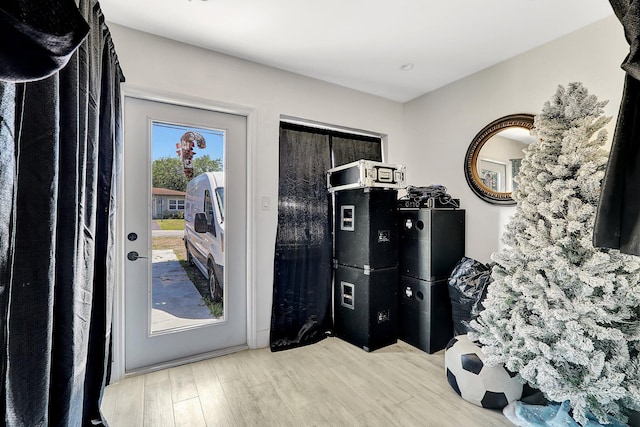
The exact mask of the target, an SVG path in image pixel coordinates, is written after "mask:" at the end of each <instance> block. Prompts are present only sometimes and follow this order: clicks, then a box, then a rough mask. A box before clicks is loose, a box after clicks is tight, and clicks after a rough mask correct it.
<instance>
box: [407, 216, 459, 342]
mask: <svg viewBox="0 0 640 427" xmlns="http://www.w3.org/2000/svg"><path fill="white" fill-rule="evenodd" d="M398 223H399V269H400V280H399V289H398V299H399V317H400V320H399V331H398V337H399V338H400V339H401V340H403V341H405V342H407V343H409V344H411V345H413V346H415V347H418V348H420V349H421V350H423V351H425V352H427V353H434V352H436V351H439V350H442V349H443V348H444V347H445V346H446V344H447V342H448V341H449V339H451V338H452V337H453V322H452V317H451V303H450V300H449V291H448V284H447V279H448V278H449V275H450V274H451V271H452V270H453V268H454V267H455V265H456V264H457V263H458V261H459V260H460V259H461V258H462V257H463V256H464V236H465V211H464V210H463V209H427V208H419V209H400V210H399V211H398Z"/></svg>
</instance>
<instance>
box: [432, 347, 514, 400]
mask: <svg viewBox="0 0 640 427" xmlns="http://www.w3.org/2000/svg"><path fill="white" fill-rule="evenodd" d="M484 360H485V356H484V354H483V353H482V350H481V349H480V347H478V346H477V345H476V344H474V343H473V342H472V341H471V340H469V338H468V337H467V335H458V336H457V337H454V338H452V339H451V341H449V343H448V344H447V347H446V348H445V353H444V364H445V372H446V374H447V381H448V382H449V385H450V386H451V388H453V390H455V392H456V393H458V394H459V395H460V396H461V397H462V398H463V399H464V400H466V401H467V402H470V403H473V404H474V405H478V406H481V407H483V408H489V409H502V408H504V407H505V406H507V405H508V404H509V403H511V402H514V401H516V400H518V399H520V398H521V397H522V384H521V383H520V381H519V380H518V378H516V374H514V373H511V372H509V371H508V370H506V369H505V368H504V366H502V365H498V366H486V365H485V364H484Z"/></svg>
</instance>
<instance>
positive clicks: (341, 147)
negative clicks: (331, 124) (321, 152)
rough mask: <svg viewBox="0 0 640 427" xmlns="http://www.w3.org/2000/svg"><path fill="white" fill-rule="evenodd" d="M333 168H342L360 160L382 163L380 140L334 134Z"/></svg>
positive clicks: (332, 147) (332, 141)
mask: <svg viewBox="0 0 640 427" xmlns="http://www.w3.org/2000/svg"><path fill="white" fill-rule="evenodd" d="M331 150H332V152H333V166H332V167H336V166H341V165H344V164H347V163H351V162H355V161H358V160H360V159H367V160H374V161H376V162H381V161H382V149H381V145H380V138H372V137H367V136H364V135H348V134H342V133H333V134H332V135H331Z"/></svg>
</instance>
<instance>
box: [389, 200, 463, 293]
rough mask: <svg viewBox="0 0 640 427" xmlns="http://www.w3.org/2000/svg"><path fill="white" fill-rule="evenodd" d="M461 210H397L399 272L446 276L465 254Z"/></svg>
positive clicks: (434, 277) (430, 277)
mask: <svg viewBox="0 0 640 427" xmlns="http://www.w3.org/2000/svg"><path fill="white" fill-rule="evenodd" d="M464 215H465V211H464V209H409V210H403V209H401V210H399V211H398V223H399V229H400V237H399V240H400V243H399V267H400V274H401V275H407V276H411V277H415V278H418V279H422V280H439V279H446V278H448V277H449V275H450V274H451V271H452V270H453V268H454V267H455V266H456V264H457V263H458V261H460V259H461V258H462V257H463V256H464V233H465V228H464Z"/></svg>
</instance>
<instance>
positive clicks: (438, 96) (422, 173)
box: [400, 16, 628, 262]
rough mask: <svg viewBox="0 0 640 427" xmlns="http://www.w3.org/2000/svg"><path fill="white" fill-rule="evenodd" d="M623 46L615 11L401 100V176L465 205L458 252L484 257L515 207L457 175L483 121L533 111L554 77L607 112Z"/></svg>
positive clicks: (613, 110)
mask: <svg viewBox="0 0 640 427" xmlns="http://www.w3.org/2000/svg"><path fill="white" fill-rule="evenodd" d="M627 52H628V45H627V44H626V42H625V39H624V34H623V31H622V27H621V25H620V23H619V21H618V20H617V19H616V18H615V17H613V16H612V17H611V18H606V19H604V20H602V21H599V22H596V23H595V24H592V25H590V26H588V27H585V28H584V29H582V30H579V31H577V32H574V33H572V34H569V35H567V36H565V37H562V38H560V39H557V40H555V41H553V42H551V43H548V44H546V45H544V46H542V47H539V48H537V49H534V50H531V51H529V52H526V53H524V54H522V55H520V56H518V57H515V58H513V59H510V60H508V61H505V62H503V63H501V64H498V65H495V66H493V67H491V68H488V69H485V70H483V71H481V72H479V73H476V74H474V75H471V76H469V77H467V78H464V79H462V80H459V81H457V82H454V83H452V84H450V85H448V86H446V87H443V88H441V89H439V90H436V91H434V92H431V93H429V94H426V95H424V96H421V97H419V98H417V99H414V100H412V101H411V102H408V103H406V104H405V105H404V138H405V143H404V152H403V154H404V155H405V156H404V157H402V158H400V161H401V162H403V163H405V164H406V165H407V175H408V182H409V183H410V184H413V185H430V184H442V185H444V186H446V187H447V188H448V190H449V193H450V194H451V195H452V196H453V197H459V198H460V199H461V204H462V207H463V208H464V209H466V224H467V232H466V254H467V256H470V257H472V258H476V259H478V260H480V261H483V262H487V261H489V260H490V256H491V253H493V252H495V251H496V250H498V249H499V247H500V236H501V234H502V230H503V227H504V225H505V224H506V223H507V222H508V219H509V217H510V216H511V215H513V213H514V212H515V208H513V207H498V206H494V205H490V204H488V203H486V202H484V201H482V200H480V199H479V198H478V197H477V196H476V195H475V194H474V193H472V192H471V190H470V189H469V187H468V186H467V183H466V181H465V178H464V172H463V170H464V169H463V166H464V157H465V153H466V150H467V148H468V146H469V144H470V143H471V140H472V139H473V137H474V136H475V135H476V134H477V133H478V132H479V131H480V130H481V129H482V128H483V127H484V126H485V125H487V124H488V123H489V122H491V121H493V120H494V119H497V118H499V117H502V116H505V115H507V114H515V113H531V114H538V113H539V112H540V111H541V110H542V106H543V104H544V102H545V101H547V100H548V99H550V98H551V96H552V95H553V94H554V93H555V91H556V88H557V86H558V84H562V85H566V84H567V83H569V82H573V81H581V82H582V83H583V84H584V85H585V86H586V88H587V89H588V90H589V92H590V93H592V94H595V95H596V96H597V97H598V98H599V99H600V100H609V101H610V102H609V104H608V105H607V107H606V109H605V114H607V115H609V116H613V117H614V119H613V120H612V122H611V123H610V125H609V126H608V130H609V138H611V136H612V135H613V129H614V127H615V117H616V115H617V111H618V107H619V103H620V99H621V95H622V88H623V81H624V72H623V71H622V70H621V69H620V63H621V62H622V61H623V60H624V58H625V56H626V55H627Z"/></svg>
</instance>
